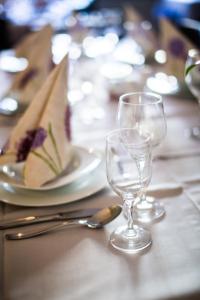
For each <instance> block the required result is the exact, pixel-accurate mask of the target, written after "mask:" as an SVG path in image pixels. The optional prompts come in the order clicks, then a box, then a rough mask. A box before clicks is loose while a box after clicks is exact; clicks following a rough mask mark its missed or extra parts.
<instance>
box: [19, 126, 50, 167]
mask: <svg viewBox="0 0 200 300" xmlns="http://www.w3.org/2000/svg"><path fill="white" fill-rule="evenodd" d="M46 137H47V133H46V131H45V130H44V129H43V128H41V127H40V128H38V129H33V130H28V131H27V132H26V136H25V137H24V138H23V139H21V141H20V143H19V144H18V146H17V162H20V161H24V160H26V158H27V156H28V154H29V152H30V150H31V149H35V148H37V147H40V146H41V145H42V144H43V143H44V140H45V138H46Z"/></svg>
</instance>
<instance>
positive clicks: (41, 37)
mask: <svg viewBox="0 0 200 300" xmlns="http://www.w3.org/2000/svg"><path fill="white" fill-rule="evenodd" d="M52 34H53V29H52V27H51V26H50V25H46V26H45V27H44V28H43V29H41V30H40V31H39V32H37V33H31V34H30V36H28V37H27V38H26V39H25V40H24V41H22V44H20V45H18V46H17V48H16V55H17V56H23V57H26V58H27V59H28V67H27V68H26V69H25V70H24V71H22V72H20V73H18V74H17V75H15V77H14V80H13V83H12V85H11V87H10V89H9V91H8V94H12V95H13V97H16V98H17V100H18V101H19V103H21V104H25V105H27V104H29V103H30V102H31V100H32V99H33V97H34V96H35V94H36V92H37V91H38V89H39V88H40V87H41V86H42V84H43V83H44V81H45V79H46V77H47V76H48V74H49V72H50V70H51V65H52V51H51V39H52Z"/></svg>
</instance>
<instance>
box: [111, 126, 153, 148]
mask: <svg viewBox="0 0 200 300" xmlns="http://www.w3.org/2000/svg"><path fill="white" fill-rule="evenodd" d="M128 130H130V131H135V132H137V133H138V134H139V131H138V130H137V129H134V128H118V129H114V130H111V131H110V132H109V133H108V134H107V135H106V143H107V144H113V143H115V140H112V138H113V137H119V133H120V132H122V131H128ZM117 133H118V134H117ZM143 138H144V139H145V140H144V141H142V142H138V143H124V144H125V145H126V146H131V145H133V146H135V147H136V148H137V147H140V146H142V145H148V146H150V144H151V143H150V141H151V138H150V136H143Z"/></svg>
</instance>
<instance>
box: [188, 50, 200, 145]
mask: <svg viewBox="0 0 200 300" xmlns="http://www.w3.org/2000/svg"><path fill="white" fill-rule="evenodd" d="M185 81H186V84H187V86H188V88H189V90H190V91H191V93H192V94H193V95H194V97H196V98H197V100H198V103H199V105H200V51H199V50H197V49H190V50H189V51H188V56H187V60H186V63H185ZM190 136H192V137H194V138H197V139H200V126H196V127H193V128H191V130H190Z"/></svg>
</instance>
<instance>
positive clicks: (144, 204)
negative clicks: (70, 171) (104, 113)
mask: <svg viewBox="0 0 200 300" xmlns="http://www.w3.org/2000/svg"><path fill="white" fill-rule="evenodd" d="M118 122H119V127H120V128H134V129H137V130H138V131H139V132H140V133H141V134H142V135H148V136H150V141H151V146H152V148H153V150H154V148H156V147H157V146H159V145H160V143H161V142H162V140H163V139H164V137H165V135H166V131H167V127H166V120H165V114H164V109H163V102H162V98H161V96H160V95H157V94H154V93H145V92H144V93H143V92H138V93H129V94H124V95H122V96H121V97H120V99H119V107H118ZM145 195H146V187H143V189H142V193H141V197H140V201H139V202H138V204H137V209H136V210H135V216H134V217H135V218H136V219H137V220H139V221H141V222H152V221H154V220H157V219H160V218H161V217H162V216H163V215H164V213H165V210H164V207H163V206H162V204H161V203H160V202H159V201H157V200H155V199H154V198H153V197H146V196H145Z"/></svg>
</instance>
